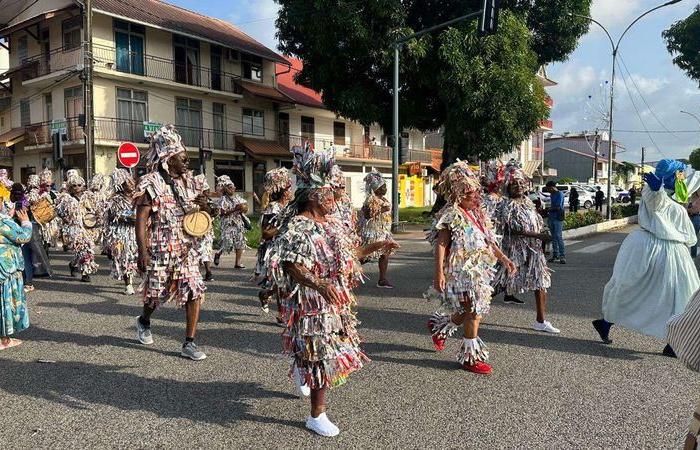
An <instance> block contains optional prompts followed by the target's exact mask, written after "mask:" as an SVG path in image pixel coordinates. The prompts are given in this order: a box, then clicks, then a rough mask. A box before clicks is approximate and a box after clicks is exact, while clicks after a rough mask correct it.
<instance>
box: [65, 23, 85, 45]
mask: <svg viewBox="0 0 700 450" xmlns="http://www.w3.org/2000/svg"><path fill="white" fill-rule="evenodd" d="M82 25H83V19H82V18H81V17H80V16H75V17H73V18H71V19H68V20H64V21H63V48H64V49H65V50H69V49H71V48H77V47H80V43H81V40H82V37H81V32H80V31H81V28H82Z"/></svg>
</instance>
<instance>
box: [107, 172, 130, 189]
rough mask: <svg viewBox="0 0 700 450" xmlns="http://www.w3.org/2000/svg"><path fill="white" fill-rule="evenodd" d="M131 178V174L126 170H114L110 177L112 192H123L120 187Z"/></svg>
mask: <svg viewBox="0 0 700 450" xmlns="http://www.w3.org/2000/svg"><path fill="white" fill-rule="evenodd" d="M130 178H131V174H130V173H129V171H128V170H126V169H121V168H119V167H118V168H116V169H114V172H112V175H110V179H111V183H112V189H113V190H114V192H121V191H122V190H123V188H122V186H124V183H126V182H127V181H128V180H129V179H130Z"/></svg>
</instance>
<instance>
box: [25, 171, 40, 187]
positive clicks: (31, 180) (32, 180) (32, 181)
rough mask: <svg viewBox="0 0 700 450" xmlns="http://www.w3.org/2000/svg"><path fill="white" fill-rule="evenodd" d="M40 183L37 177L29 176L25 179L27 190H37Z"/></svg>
mask: <svg viewBox="0 0 700 450" xmlns="http://www.w3.org/2000/svg"><path fill="white" fill-rule="evenodd" d="M40 184H41V182H40V181H39V175H37V174H31V175H29V177H28V178H27V188H28V189H38V188H39V185H40Z"/></svg>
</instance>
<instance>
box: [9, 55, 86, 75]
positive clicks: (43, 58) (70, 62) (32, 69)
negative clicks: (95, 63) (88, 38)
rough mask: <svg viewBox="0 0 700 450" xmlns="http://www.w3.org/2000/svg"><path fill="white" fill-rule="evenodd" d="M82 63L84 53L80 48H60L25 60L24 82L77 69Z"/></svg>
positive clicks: (23, 61)
mask: <svg viewBox="0 0 700 450" xmlns="http://www.w3.org/2000/svg"><path fill="white" fill-rule="evenodd" d="M82 62H83V53H82V49H81V48H80V47H71V48H68V47H59V48H57V49H54V50H51V51H50V52H49V53H42V54H40V55H36V56H32V57H30V58H25V59H23V60H22V61H21V64H22V66H24V69H23V70H22V80H23V81H28V80H32V79H34V78H39V77H43V76H45V75H49V74H51V73H54V72H58V71H61V70H71V69H77V68H78V67H79V65H80V64H82Z"/></svg>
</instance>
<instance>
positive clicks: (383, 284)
mask: <svg viewBox="0 0 700 450" xmlns="http://www.w3.org/2000/svg"><path fill="white" fill-rule="evenodd" d="M377 287H378V288H379V289H394V285H393V284H391V283H389V282H388V281H378V282H377Z"/></svg>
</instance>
